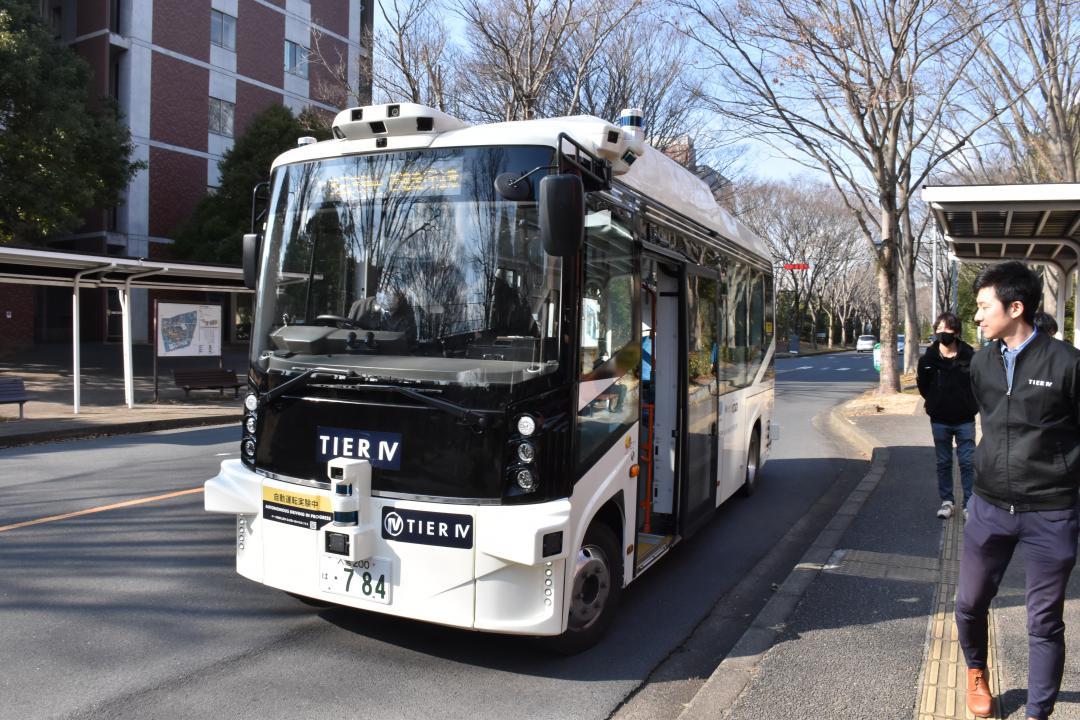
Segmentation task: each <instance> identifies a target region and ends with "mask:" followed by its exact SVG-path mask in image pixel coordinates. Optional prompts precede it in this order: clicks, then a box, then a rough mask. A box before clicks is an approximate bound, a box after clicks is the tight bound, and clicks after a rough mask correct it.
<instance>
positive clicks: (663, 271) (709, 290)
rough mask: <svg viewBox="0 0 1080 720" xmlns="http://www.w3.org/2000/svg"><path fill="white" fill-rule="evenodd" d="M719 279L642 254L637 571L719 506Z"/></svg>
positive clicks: (711, 272) (690, 530)
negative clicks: (717, 290) (717, 357)
mask: <svg viewBox="0 0 1080 720" xmlns="http://www.w3.org/2000/svg"><path fill="white" fill-rule="evenodd" d="M718 279H719V276H718V274H717V273H716V272H715V271H712V270H707V269H704V268H691V267H688V266H687V265H686V264H685V263H682V262H680V263H674V262H671V261H670V259H668V258H661V257H654V256H652V255H651V254H646V255H644V256H643V257H642V290H641V326H642V341H641V345H642V369H641V374H642V389H643V393H642V404H641V437H640V439H639V444H638V446H639V447H640V448H641V472H640V474H639V475H638V478H639V480H638V517H637V548H636V554H635V561H636V562H635V567H636V569H637V571H638V572H640V571H642V570H644V569H645V568H646V567H648V566H649V565H651V564H652V563H653V562H654V561H655V560H656V559H658V558H659V557H660V556H661V555H663V554H664V553H663V551H664V550H666V549H667V548H668V547H670V545H671V544H672V543H673V542H674V541H675V540H676V539H677V538H680V537H686V536H688V535H691V534H693V533H694V532H695V531H696V530H698V529H699V528H700V527H701V526H702V525H703V524H704V523H705V522H707V521H708V520H709V518H710V517H711V516H712V511H713V509H714V508H715V507H716V490H717V487H716V483H717V478H718V477H719V476H718V474H717V468H718V459H719V458H718V452H719V447H718V446H719V442H718V426H717V422H718V416H717V409H718V404H717V403H718V396H717V388H718V384H717V376H716V367H717V365H716V351H717V331H718V327H719V319H718V311H717V297H716V288H717V284H718Z"/></svg>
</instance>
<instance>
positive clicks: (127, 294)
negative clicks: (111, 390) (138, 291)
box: [116, 268, 167, 408]
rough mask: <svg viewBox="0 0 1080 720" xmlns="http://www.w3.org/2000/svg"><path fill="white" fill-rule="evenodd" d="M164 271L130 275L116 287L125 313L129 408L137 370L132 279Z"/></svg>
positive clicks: (125, 376)
mask: <svg viewBox="0 0 1080 720" xmlns="http://www.w3.org/2000/svg"><path fill="white" fill-rule="evenodd" d="M163 272H167V269H164V268H163V269H157V270H149V271H147V272H144V273H136V274H134V275H129V276H128V277H127V279H126V280H124V287H123V288H116V291H117V292H118V293H120V311H121V312H122V313H123V318H122V319H123V325H124V402H125V403H127V406H128V407H129V408H133V407H135V377H134V375H135V371H134V363H133V362H132V358H131V281H132V280H139V279H141V278H144V277H149V276H151V275H157V274H158V273H163ZM155 399H156V398H155Z"/></svg>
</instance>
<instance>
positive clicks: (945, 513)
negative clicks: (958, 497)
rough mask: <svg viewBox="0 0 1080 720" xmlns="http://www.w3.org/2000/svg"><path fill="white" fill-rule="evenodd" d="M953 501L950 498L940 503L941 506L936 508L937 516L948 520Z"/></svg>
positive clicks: (950, 515)
mask: <svg viewBox="0 0 1080 720" xmlns="http://www.w3.org/2000/svg"><path fill="white" fill-rule="evenodd" d="M952 511H953V502H952V500H946V501H945V502H943V503H941V507H939V508H938V511H937V516H938V517H939V518H941V519H942V520H948V519H949V518H951V517H952Z"/></svg>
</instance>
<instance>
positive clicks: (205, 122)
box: [0, 0, 373, 341]
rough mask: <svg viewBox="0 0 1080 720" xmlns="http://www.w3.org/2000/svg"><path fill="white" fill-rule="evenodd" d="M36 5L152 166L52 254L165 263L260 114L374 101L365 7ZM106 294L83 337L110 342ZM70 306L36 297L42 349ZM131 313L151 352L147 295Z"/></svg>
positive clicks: (307, 2) (257, 0)
mask: <svg viewBox="0 0 1080 720" xmlns="http://www.w3.org/2000/svg"><path fill="white" fill-rule="evenodd" d="M40 2H41V5H40V11H41V14H42V17H43V18H44V19H45V20H46V22H47V23H48V24H49V25H50V26H51V27H52V29H53V32H54V34H55V36H56V38H57V40H58V41H60V42H63V43H65V44H67V45H69V46H70V47H71V48H72V49H73V50H74V51H75V52H76V53H78V54H79V55H80V56H81V57H83V58H84V59H85V60H86V61H87V62H88V63H89V64H90V66H91V68H92V69H93V82H94V83H95V87H94V90H95V92H96V93H97V94H100V95H107V96H111V97H112V98H114V99H115V100H116V102H117V103H118V105H119V108H120V111H121V112H122V114H123V115H124V117H125V118H126V121H127V123H128V125H129V126H130V128H131V136H132V141H133V143H134V146H135V151H134V153H133V159H135V160H141V161H143V162H144V163H145V164H146V168H145V169H144V170H142V171H140V172H139V173H138V174H137V175H136V176H135V178H134V179H133V180H132V182H131V185H130V186H129V188H128V190H127V193H126V197H125V202H124V203H123V204H122V205H121V206H120V207H117V208H107V209H100V210H95V211H93V212H91V213H89V214H88V216H87V218H86V223H85V224H84V226H83V227H82V228H80V229H79V231H78V232H76V233H75V234H73V235H70V236H68V237H65V238H58V239H57V241H56V242H55V243H53V244H54V246H56V247H60V248H65V249H69V250H75V251H84V252H94V253H103V254H109V255H118V256H128V257H147V258H155V257H168V255H169V251H168V246H169V245H170V244H171V243H172V240H171V235H172V233H173V232H175V231H176V229H177V228H178V227H179V225H180V224H181V223H182V222H183V221H184V220H185V219H186V218H187V217H188V216H189V214H190V213H191V211H192V210H193V209H194V207H195V205H196V204H197V203H198V201H199V199H200V198H201V197H202V196H203V194H205V193H206V192H207V191H208V190H212V189H213V188H214V187H216V186H217V185H218V183H219V180H220V173H219V170H218V163H219V162H220V160H221V158H222V156H223V155H224V153H225V152H226V151H227V150H228V149H229V148H230V147H232V144H233V138H234V137H236V136H237V135H240V134H242V133H243V132H244V130H245V129H246V127H247V125H248V123H250V121H251V119H252V117H254V116H255V115H256V114H257V113H258V112H260V111H261V110H263V109H264V108H266V107H267V106H269V105H273V104H284V105H287V106H288V107H290V108H292V109H293V110H294V111H295V112H297V113H299V112H300V111H301V110H303V109H305V108H308V107H314V108H318V109H321V110H323V111H326V112H327V113H336V112H337V111H339V110H340V109H341V108H343V107H348V106H350V105H354V104H364V103H366V102H369V100H370V85H369V86H368V87H367V88H366V90H360V89H359V87H360V84H361V82H360V77H359V68H360V66H361V59H362V58H363V57H364V56H365V54H368V55H367V59H368V60H370V55H369V53H370V37H371V29H372V20H373V13H372V7H371V6H372V3H370V2H368V3H364V2H362V1H361V0H40ZM350 89H351V92H350ZM8 288H9V289H10V288H11V286H8ZM13 292H14V291H13ZM114 294H115V293H114ZM2 295H3V292H2V291H0V305H2V304H3V298H2ZM101 295H102V296H101V297H98V298H96V300H95V299H92V298H87V300H89V302H84V307H86V308H87V309H86V311H85V312H86V314H87V317H86V318H84V319H85V320H86V321H87V322H86V323H85V324H84V327H85V328H86V331H85V334H84V339H85V340H91V341H92V340H110V339H113V335H114V334H115V332H114V331H116V330H117V329H118V327H117V322H114V321H113V312H114V309H113V308H111V307H110V305H111V304H113V303H112V301H111V299H110V298H109V297H108V296H106V295H104V294H103V293H101ZM13 297H14V294H13ZM20 298H23V302H24V301H25V298H24V295H20ZM70 306H71V303H70V296H64V295H63V294H60V293H56V292H50V291H45V290H44V289H42V290H41V291H40V292H39V294H38V301H37V308H36V313H37V315H38V318H37V321H36V331H35V336H36V337H35V338H34V339H36V340H44V341H49V340H54V339H61V338H52V337H50V333H51V332H53V331H52V330H50V329H49V328H57V329H58V330H59V329H61V328H64V327H70V323H69V322H67V323H66V322H65V319H64V317H63V315H64V311H65V308H66V312H67V316H68V320H69V319H70ZM117 309H118V308H117ZM133 311H134V314H133V320H134V322H133V327H134V328H136V329H135V330H134V332H135V340H136V341H144V340H145V339H146V337H147V328H148V327H149V325H148V322H147V314H148V312H149V301H148V299H147V298H146V296H145V293H143V294H142V297H136V298H133Z"/></svg>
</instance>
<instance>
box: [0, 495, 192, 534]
mask: <svg viewBox="0 0 1080 720" xmlns="http://www.w3.org/2000/svg"><path fill="white" fill-rule="evenodd" d="M202 491H203V489H202V488H201V487H197V488H191V489H190V490H177V491H176V492H171V493H165V494H164V495H154V496H153V497H144V498H135V499H134V500H125V501H124V502H118V503H113V504H112V505H99V506H98V507H92V508H87V509H85V510H76V511H75V512H69V513H64V514H63V515H50V516H48V517H42V518H37V519H35V520H26V521H24V522H20V523H15V524H14V525H3V526H0V533H2V532H7V531H8V530H18V529H19V528H24V527H29V526H30V525H40V524H42V523H47V522H56V521H58V520H68V519H70V518H73V517H79V516H80V515H91V514H93V513H99V512H105V511H106V510H117V509H119V508H124V507H132V506H134V505H145V504H146V503H152V502H157V501H158V500H168V499H169V498H174V497H182V496H184V495H194V494H195V493H201V492H202Z"/></svg>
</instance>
